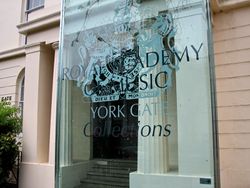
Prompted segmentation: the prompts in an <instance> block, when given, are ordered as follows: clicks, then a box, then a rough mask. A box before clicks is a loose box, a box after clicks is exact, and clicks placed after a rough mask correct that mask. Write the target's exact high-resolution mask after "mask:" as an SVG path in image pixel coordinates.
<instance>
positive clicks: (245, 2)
mask: <svg viewBox="0 0 250 188" xmlns="http://www.w3.org/2000/svg"><path fill="white" fill-rule="evenodd" d="M211 5H212V9H213V12H215V13H218V12H221V11H229V10H231V9H235V8H241V7H245V6H250V0H227V1H225V0H211Z"/></svg>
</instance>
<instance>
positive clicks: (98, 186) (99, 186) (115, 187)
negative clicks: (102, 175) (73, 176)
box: [81, 179, 129, 188]
mask: <svg viewBox="0 0 250 188" xmlns="http://www.w3.org/2000/svg"><path fill="white" fill-rule="evenodd" d="M81 183H82V184H83V185H85V186H84V188H85V187H86V188H90V187H91V188H92V187H93V188H129V183H124V182H113V181H110V182H107V181H103V180H91V179H85V180H83V181H81Z"/></svg>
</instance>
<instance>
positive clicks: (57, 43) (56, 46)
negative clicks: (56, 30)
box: [51, 41, 59, 50]
mask: <svg viewBox="0 0 250 188" xmlns="http://www.w3.org/2000/svg"><path fill="white" fill-rule="evenodd" d="M51 46H52V48H53V49H54V50H56V49H58V48H59V41H56V42H53V43H52V44H51Z"/></svg>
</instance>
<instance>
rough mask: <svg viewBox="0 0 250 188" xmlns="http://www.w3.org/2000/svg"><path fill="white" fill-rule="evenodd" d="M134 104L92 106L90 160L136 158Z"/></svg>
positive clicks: (134, 101) (95, 104)
mask: <svg viewBox="0 0 250 188" xmlns="http://www.w3.org/2000/svg"><path fill="white" fill-rule="evenodd" d="M137 103H138V100H137V99H136V100H119V101H112V102H101V103H93V104H92V109H91V111H92V112H91V114H92V125H93V126H92V127H93V158H94V159H124V160H136V158H137V131H138V118H137V117H136V113H138V105H137Z"/></svg>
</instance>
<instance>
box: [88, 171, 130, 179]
mask: <svg viewBox="0 0 250 188" xmlns="http://www.w3.org/2000/svg"><path fill="white" fill-rule="evenodd" d="M87 175H90V176H109V177H119V178H129V173H127V172H124V171H120V172H115V173H105V172H95V171H89V172H88V173H87Z"/></svg>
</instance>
